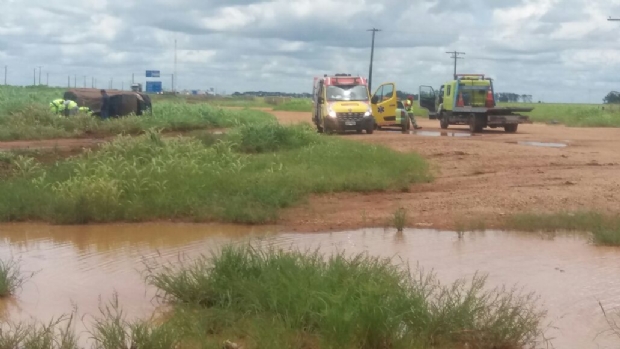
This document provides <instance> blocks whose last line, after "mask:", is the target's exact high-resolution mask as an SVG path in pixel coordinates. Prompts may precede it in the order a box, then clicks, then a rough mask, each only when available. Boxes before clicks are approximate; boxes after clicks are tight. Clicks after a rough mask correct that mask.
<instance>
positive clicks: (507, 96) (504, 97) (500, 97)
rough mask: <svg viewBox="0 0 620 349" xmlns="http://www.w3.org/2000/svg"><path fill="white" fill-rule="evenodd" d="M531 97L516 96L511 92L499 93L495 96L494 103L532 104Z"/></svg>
mask: <svg viewBox="0 0 620 349" xmlns="http://www.w3.org/2000/svg"><path fill="white" fill-rule="evenodd" d="M532 100H533V98H532V95H526V94H522V95H520V94H518V93H512V92H499V93H496V94H495V101H497V102H501V103H518V102H521V103H532Z"/></svg>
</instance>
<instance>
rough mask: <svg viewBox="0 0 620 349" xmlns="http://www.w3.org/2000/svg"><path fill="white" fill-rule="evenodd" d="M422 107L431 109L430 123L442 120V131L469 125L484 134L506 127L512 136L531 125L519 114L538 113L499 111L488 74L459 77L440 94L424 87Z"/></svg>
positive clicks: (471, 129)
mask: <svg viewBox="0 0 620 349" xmlns="http://www.w3.org/2000/svg"><path fill="white" fill-rule="evenodd" d="M420 107H421V108H424V109H428V111H429V118H430V119H439V125H440V127H441V128H442V129H447V128H448V127H449V126H450V125H468V126H469V130H470V131H471V132H481V131H482V130H483V129H484V128H485V127H490V128H498V127H503V128H504V130H505V131H506V132H508V133H515V132H517V128H518V127H519V125H520V124H531V123H532V122H531V121H530V119H529V118H528V117H527V116H525V115H519V114H518V113H519V112H530V111H532V110H534V108H513V107H498V106H497V105H496V103H495V91H494V89H493V80H491V79H490V78H488V77H485V76H484V74H457V75H455V79H454V80H452V81H448V82H446V83H445V84H443V85H442V86H441V88H440V89H439V91H438V92H435V90H434V89H433V88H432V87H430V86H420Z"/></svg>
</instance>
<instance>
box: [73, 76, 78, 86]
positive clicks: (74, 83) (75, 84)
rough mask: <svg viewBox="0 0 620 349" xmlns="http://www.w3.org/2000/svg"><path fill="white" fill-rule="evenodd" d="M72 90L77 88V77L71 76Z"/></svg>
mask: <svg viewBox="0 0 620 349" xmlns="http://www.w3.org/2000/svg"><path fill="white" fill-rule="evenodd" d="M73 88H77V75H73Z"/></svg>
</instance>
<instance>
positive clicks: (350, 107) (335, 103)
mask: <svg viewBox="0 0 620 349" xmlns="http://www.w3.org/2000/svg"><path fill="white" fill-rule="evenodd" d="M312 101H313V103H312V122H313V123H314V124H315V125H316V128H317V131H318V132H319V133H323V132H325V133H333V132H346V131H356V132H357V133H362V132H363V131H364V130H365V131H366V133H367V134H372V133H373V132H374V129H375V119H374V118H373V114H372V108H371V106H370V93H369V92H368V81H367V80H366V79H364V78H362V77H361V76H351V74H335V75H333V76H330V75H324V76H323V77H315V78H314V86H313V91H312Z"/></svg>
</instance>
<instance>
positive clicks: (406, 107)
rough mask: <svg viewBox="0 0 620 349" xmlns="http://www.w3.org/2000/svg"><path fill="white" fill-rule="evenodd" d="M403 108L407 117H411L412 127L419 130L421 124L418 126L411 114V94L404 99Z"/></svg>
mask: <svg viewBox="0 0 620 349" xmlns="http://www.w3.org/2000/svg"><path fill="white" fill-rule="evenodd" d="M405 110H406V111H407V114H408V115H409V119H411V123H412V124H413V128H414V129H416V130H419V129H421V128H422V126H418V123H417V122H416V121H415V116H414V115H413V96H408V97H407V100H406V101H405Z"/></svg>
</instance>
